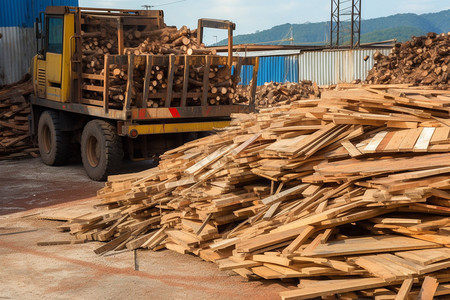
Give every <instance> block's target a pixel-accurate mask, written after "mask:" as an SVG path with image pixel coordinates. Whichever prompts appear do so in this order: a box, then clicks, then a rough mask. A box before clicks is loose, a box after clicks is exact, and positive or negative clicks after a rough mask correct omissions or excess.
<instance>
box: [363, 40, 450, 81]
mask: <svg viewBox="0 0 450 300" xmlns="http://www.w3.org/2000/svg"><path fill="white" fill-rule="evenodd" d="M449 54H450V35H449V34H445V33H443V34H439V35H437V34H436V33H433V32H430V33H428V35H427V36H419V37H413V38H412V39H411V40H410V41H407V42H405V43H398V44H396V45H395V47H394V48H393V50H392V52H391V54H389V55H388V56H385V55H383V54H381V53H380V52H376V53H375V54H374V59H375V61H376V63H375V65H374V67H373V69H372V70H371V71H370V72H369V74H368V76H367V78H366V81H367V82H368V83H377V84H378V83H383V84H386V83H412V84H415V85H434V86H437V85H439V86H441V88H448V87H449V80H450V75H449V74H450V55H449Z"/></svg>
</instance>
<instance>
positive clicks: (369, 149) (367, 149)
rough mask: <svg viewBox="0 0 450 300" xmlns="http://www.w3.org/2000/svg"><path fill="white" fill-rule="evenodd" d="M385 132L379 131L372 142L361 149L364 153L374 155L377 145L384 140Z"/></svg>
mask: <svg viewBox="0 0 450 300" xmlns="http://www.w3.org/2000/svg"><path fill="white" fill-rule="evenodd" d="M387 133H388V132H387V131H380V132H378V133H377V134H376V135H375V136H374V137H373V138H372V140H371V141H370V142H369V144H368V145H367V146H366V147H365V148H364V149H363V152H364V153H375V150H376V149H377V147H378V145H379V144H380V143H381V141H382V140H383V139H384V137H385V136H386V135H387Z"/></svg>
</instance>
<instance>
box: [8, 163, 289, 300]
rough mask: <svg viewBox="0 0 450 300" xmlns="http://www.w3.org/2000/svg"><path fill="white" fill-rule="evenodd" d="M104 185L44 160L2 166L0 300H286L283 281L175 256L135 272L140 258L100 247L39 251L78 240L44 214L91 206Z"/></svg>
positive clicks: (152, 258) (145, 258)
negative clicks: (255, 278)
mask: <svg viewBox="0 0 450 300" xmlns="http://www.w3.org/2000/svg"><path fill="white" fill-rule="evenodd" d="M149 166H150V165H149V164H148V163H145V162H143V163H140V164H133V163H131V164H129V165H128V166H126V168H125V169H126V170H127V171H134V172H137V171H140V170H142V169H145V168H147V167H149ZM102 186H103V183H99V182H93V181H90V180H89V179H88V178H87V177H86V175H85V174H84V170H83V168H82V166H81V165H79V164H76V163H75V164H73V165H70V166H66V167H58V168H54V167H48V166H45V165H43V164H42V163H41V162H40V160H39V159H29V160H20V161H8V162H0V214H1V216H0V299H42V298H46V299H127V298H134V299H216V300H219V299H279V296H278V293H279V292H280V291H283V290H286V289H287V287H288V285H286V284H282V283H281V282H280V281H279V280H274V281H270V280H262V281H252V282H247V281H246V280H245V279H243V278H242V277H240V276H237V275H234V273H233V272H223V271H219V270H218V268H217V266H216V265H215V264H213V263H208V262H204V261H202V260H201V259H200V258H198V257H195V256H192V255H181V254H178V253H175V252H172V251H168V250H163V251H159V252H152V251H146V250H138V251H137V262H138V270H139V271H135V270H134V261H135V260H134V253H133V252H129V251H119V252H115V253H112V254H107V255H104V256H98V255H96V254H95V253H94V252H93V250H94V249H95V248H97V247H99V246H100V245H101V244H102V243H100V242H90V243H86V244H76V245H58V246H37V242H42V241H57V240H68V239H72V237H71V236H70V235H69V234H68V233H61V232H58V231H57V230H56V227H57V226H58V225H60V224H61V223H60V222H57V221H48V220H41V219H39V215H40V214H41V213H49V212H51V211H52V210H54V209H57V208H60V207H70V208H72V207H77V206H83V205H84V206H86V203H89V202H90V201H92V199H86V198H87V197H91V196H94V195H95V192H96V191H97V190H98V189H99V188H101V187H102ZM77 199H83V200H77ZM55 204H56V205H55ZM294 284H295V282H292V283H291V284H289V285H294Z"/></svg>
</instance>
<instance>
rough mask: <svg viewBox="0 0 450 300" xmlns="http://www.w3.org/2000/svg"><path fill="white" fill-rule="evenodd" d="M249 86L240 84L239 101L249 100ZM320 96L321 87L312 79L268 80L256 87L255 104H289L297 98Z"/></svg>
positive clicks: (257, 105) (272, 105)
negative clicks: (295, 80) (291, 80)
mask: <svg viewBox="0 0 450 300" xmlns="http://www.w3.org/2000/svg"><path fill="white" fill-rule="evenodd" d="M249 92H250V91H249V88H248V87H245V86H239V87H238V89H237V93H238V94H239V96H240V97H241V98H240V99H241V100H237V102H239V103H242V102H245V101H248V99H249V98H250V96H249ZM319 96H320V91H319V87H318V86H317V84H316V83H315V82H314V83H313V82H312V81H310V80H303V81H300V82H288V83H279V82H266V83H264V85H262V86H258V87H257V88H256V99H255V104H256V107H258V108H264V107H274V106H280V105H287V104H290V103H292V102H294V101H297V100H303V99H312V98H317V97H319Z"/></svg>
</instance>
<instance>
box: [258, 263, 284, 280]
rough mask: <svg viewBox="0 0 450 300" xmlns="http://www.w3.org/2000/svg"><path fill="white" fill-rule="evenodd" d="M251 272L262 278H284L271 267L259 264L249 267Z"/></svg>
mask: <svg viewBox="0 0 450 300" xmlns="http://www.w3.org/2000/svg"><path fill="white" fill-rule="evenodd" d="M251 270H252V272H253V273H255V274H256V275H258V276H260V277H262V278H264V279H278V278H284V275H283V274H281V273H278V272H276V271H274V270H273V269H270V268H267V267H264V266H260V267H254V268H252V269H251Z"/></svg>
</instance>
